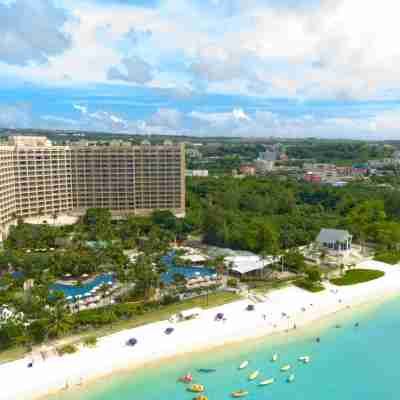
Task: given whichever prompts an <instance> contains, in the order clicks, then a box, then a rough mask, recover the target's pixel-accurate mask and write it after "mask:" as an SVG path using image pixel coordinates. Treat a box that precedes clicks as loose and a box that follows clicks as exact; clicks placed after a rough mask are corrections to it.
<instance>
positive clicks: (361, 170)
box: [351, 163, 368, 175]
mask: <svg viewBox="0 0 400 400" xmlns="http://www.w3.org/2000/svg"><path fill="white" fill-rule="evenodd" d="M351 170H352V174H353V175H366V174H368V164H364V163H358V164H353V166H352V167H351Z"/></svg>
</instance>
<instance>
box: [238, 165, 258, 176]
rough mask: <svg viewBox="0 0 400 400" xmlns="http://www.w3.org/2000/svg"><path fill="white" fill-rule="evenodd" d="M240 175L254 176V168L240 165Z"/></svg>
mask: <svg viewBox="0 0 400 400" xmlns="http://www.w3.org/2000/svg"><path fill="white" fill-rule="evenodd" d="M239 171H240V173H241V174H242V175H245V176H254V175H255V174H256V168H255V167H254V165H250V164H247V165H241V166H240V169H239Z"/></svg>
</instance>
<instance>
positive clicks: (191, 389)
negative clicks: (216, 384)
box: [187, 383, 205, 393]
mask: <svg viewBox="0 0 400 400" xmlns="http://www.w3.org/2000/svg"><path fill="white" fill-rule="evenodd" d="M204 389H205V388H204V386H203V385H200V384H199V383H194V384H193V385H191V386H189V387H188V388H187V390H188V391H189V392H194V393H201V392H204Z"/></svg>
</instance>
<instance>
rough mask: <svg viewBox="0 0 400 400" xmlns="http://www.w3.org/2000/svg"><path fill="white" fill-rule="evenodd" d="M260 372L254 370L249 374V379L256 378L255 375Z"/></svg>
mask: <svg viewBox="0 0 400 400" xmlns="http://www.w3.org/2000/svg"><path fill="white" fill-rule="evenodd" d="M259 374H260V371H258V370H257V371H254V372H252V373H251V374H250V375H249V381H254V379H256V378H257V376H258V375H259Z"/></svg>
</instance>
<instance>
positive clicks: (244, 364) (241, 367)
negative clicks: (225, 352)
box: [239, 361, 249, 369]
mask: <svg viewBox="0 0 400 400" xmlns="http://www.w3.org/2000/svg"><path fill="white" fill-rule="evenodd" d="M248 365H249V362H248V361H243V362H242V363H241V364H240V365H239V369H244V368H246V367H247V366H248Z"/></svg>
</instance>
